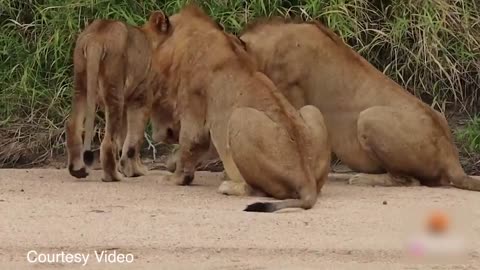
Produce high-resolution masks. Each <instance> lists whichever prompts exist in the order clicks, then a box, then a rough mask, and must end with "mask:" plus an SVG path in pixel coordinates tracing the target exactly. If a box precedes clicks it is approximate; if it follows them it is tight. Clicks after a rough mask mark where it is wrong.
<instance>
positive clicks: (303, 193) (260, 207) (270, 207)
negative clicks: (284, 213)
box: [243, 181, 318, 213]
mask: <svg viewBox="0 0 480 270" xmlns="http://www.w3.org/2000/svg"><path fill="white" fill-rule="evenodd" d="M299 195H300V199H288V200H283V201H279V202H257V203H252V204H250V205H248V206H247V208H245V210H243V211H246V212H267V213H271V212H275V211H278V210H281V209H284V208H303V209H305V210H308V209H310V208H312V207H313V206H314V205H315V203H316V202H317V197H318V193H317V188H316V182H315V181H310V182H309V184H308V185H306V186H304V187H302V188H301V190H300V192H299Z"/></svg>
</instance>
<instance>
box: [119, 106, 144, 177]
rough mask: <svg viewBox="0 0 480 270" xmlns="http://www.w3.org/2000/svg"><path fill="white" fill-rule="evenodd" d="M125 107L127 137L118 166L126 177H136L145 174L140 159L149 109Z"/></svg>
mask: <svg viewBox="0 0 480 270" xmlns="http://www.w3.org/2000/svg"><path fill="white" fill-rule="evenodd" d="M128 106H129V107H127V112H126V113H127V129H128V130H127V136H126V138H125V142H124V144H123V149H122V156H121V158H120V165H121V170H122V172H123V174H124V175H125V176H127V177H137V176H142V175H146V174H147V171H148V169H147V167H146V166H145V165H144V164H143V163H142V160H141V158H140V151H141V146H142V143H143V138H144V137H143V133H144V131H145V126H146V124H147V121H148V113H149V108H148V107H145V106H144V105H140V106H130V105H128Z"/></svg>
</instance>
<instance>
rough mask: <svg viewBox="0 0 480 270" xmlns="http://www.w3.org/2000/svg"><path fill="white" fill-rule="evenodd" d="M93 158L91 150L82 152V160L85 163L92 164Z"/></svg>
mask: <svg viewBox="0 0 480 270" xmlns="http://www.w3.org/2000/svg"><path fill="white" fill-rule="evenodd" d="M94 160H95V155H94V154H93V151H91V150H87V151H85V152H83V162H85V165H87V166H92V164H93V161H94Z"/></svg>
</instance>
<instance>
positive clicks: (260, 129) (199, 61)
mask: <svg viewBox="0 0 480 270" xmlns="http://www.w3.org/2000/svg"><path fill="white" fill-rule="evenodd" d="M170 22H171V28H172V30H171V32H169V33H168V34H162V33H161V32H158V38H159V39H162V40H163V39H164V38H165V36H166V35H167V36H168V38H167V39H165V42H164V43H163V44H162V45H161V46H160V47H159V48H158V49H157V50H156V53H155V55H154V60H153V68H154V69H155V70H156V71H157V72H158V73H159V74H163V76H161V77H162V78H164V80H161V82H162V83H164V84H165V88H166V89H167V91H168V96H169V100H170V103H171V104H175V105H174V107H175V112H176V115H177V117H178V119H179V120H180V126H181V130H180V137H179V140H180V149H179V152H178V156H179V157H178V161H177V165H176V170H175V173H174V174H173V175H172V178H173V179H174V181H175V182H176V183H177V184H180V185H188V184H190V183H191V182H192V181H193V179H194V172H195V166H196V165H197V162H198V159H199V158H200V157H201V156H202V155H203V154H204V152H205V151H207V150H208V149H209V146H210V142H212V143H213V145H214V147H215V149H216V150H217V152H218V154H219V156H220V159H221V160H222V162H223V165H224V167H225V170H226V171H227V173H228V175H229V176H230V178H232V181H226V182H224V183H222V185H221V186H220V191H221V192H222V193H225V194H230V195H246V194H252V193H253V192H254V191H261V192H263V193H265V194H267V195H269V196H272V197H274V198H277V199H290V200H285V201H281V202H274V203H255V204H252V205H249V206H248V207H247V208H246V209H245V210H246V211H260V212H273V211H276V210H279V209H282V208H287V207H296V208H304V209H309V208H311V207H313V205H314V204H315V202H316V201H317V196H318V194H319V192H320V190H321V188H322V186H323V184H324V182H325V180H326V178H327V175H328V171H329V164H330V155H331V153H330V149H329V144H328V140H327V136H326V135H327V134H326V129H325V125H324V123H323V117H322V115H321V113H320V111H319V110H318V109H316V108H315V107H313V106H305V107H303V108H301V109H300V111H297V110H295V108H294V107H293V106H292V105H290V104H289V103H288V101H287V100H286V99H285V98H284V97H283V95H282V94H281V93H280V92H279V91H278V90H277V89H276V88H275V86H274V84H273V83H272V82H271V81H270V80H269V79H268V78H267V77H266V76H265V75H264V74H262V73H259V72H257V71H256V69H255V66H254V65H253V62H252V59H251V58H250V56H248V54H247V53H246V52H245V51H244V50H243V48H242V47H241V44H240V43H237V42H235V41H233V40H232V38H231V37H230V36H228V35H227V34H225V33H224V32H223V31H222V30H221V29H220V28H219V27H218V26H217V25H216V24H215V22H214V21H212V20H211V19H210V18H209V17H208V16H207V15H206V14H205V13H204V12H203V11H202V10H200V9H199V8H198V7H196V6H192V5H191V6H187V7H186V8H184V9H182V10H181V11H180V12H179V13H178V14H175V15H173V16H171V17H170ZM151 27H152V28H155V27H157V26H156V25H151ZM154 109H155V108H154Z"/></svg>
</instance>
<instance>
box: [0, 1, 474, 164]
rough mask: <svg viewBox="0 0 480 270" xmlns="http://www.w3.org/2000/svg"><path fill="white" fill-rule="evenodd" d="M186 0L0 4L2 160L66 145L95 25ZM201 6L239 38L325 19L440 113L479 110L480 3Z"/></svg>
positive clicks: (134, 18) (172, 8)
mask: <svg viewBox="0 0 480 270" xmlns="http://www.w3.org/2000/svg"><path fill="white" fill-rule="evenodd" d="M186 2H187V1H186V0H176V1H175V0H170V1H168V0H163V1H154V0H143V1H142V0H138V1H137V0H124V1H111V0H88V1H87V0H83V1H81V0H3V1H1V2H0V12H1V13H0V29H1V31H0V91H1V92H0V124H1V128H0V135H1V136H2V137H1V138H2V139H3V140H0V164H2V163H3V164H5V166H6V165H12V164H14V163H15V162H18V161H21V158H22V157H24V156H25V155H27V154H26V152H25V151H27V152H28V153H29V154H32V155H37V154H43V155H44V156H45V157H47V156H49V155H50V154H51V152H52V151H53V150H55V149H57V148H58V149H61V147H60V146H61V142H62V140H61V137H62V133H63V123H64V121H65V119H66V117H67V115H68V113H69V110H70V97H71V93H72V49H73V45H74V41H75V37H76V35H77V33H78V32H79V31H80V29H82V28H83V27H84V26H85V25H86V24H87V22H88V21H89V20H91V19H92V18H114V19H120V20H124V21H126V22H128V23H131V24H142V23H143V22H144V21H145V19H146V18H147V16H148V14H149V13H150V11H152V10H155V9H162V10H164V11H166V12H167V13H168V14H172V13H173V12H176V11H177V10H178V9H180V8H181V7H182V6H183V5H184V4H185V3H186ZM200 2H201V3H202V5H203V7H204V9H205V10H206V11H207V12H208V13H209V14H210V15H211V16H212V17H214V18H215V19H216V20H217V21H218V22H220V23H222V24H223V25H224V26H225V29H226V30H228V31H232V32H235V33H238V32H239V31H240V30H241V28H242V27H243V26H244V25H245V24H246V23H248V22H250V21H252V20H254V19H255V18H256V17H261V16H272V15H280V16H301V17H302V18H304V19H316V20H321V21H323V22H324V23H326V24H327V25H328V26H330V27H331V28H332V29H334V30H335V31H336V32H337V33H338V34H339V35H340V36H341V37H342V38H343V39H344V40H345V41H346V42H347V43H348V44H350V45H351V46H353V47H354V48H355V49H356V50H357V51H359V52H360V53H361V54H362V55H363V56H364V57H365V58H366V59H367V60H369V61H370V62H371V63H372V64H374V65H375V66H376V67H377V68H379V69H380V70H383V71H384V72H385V73H386V74H387V75H389V76H390V77H391V78H393V79H394V80H396V81H397V82H399V83H400V84H401V85H404V86H406V87H407V88H408V89H409V90H411V91H412V92H413V93H415V94H416V95H417V96H419V97H421V98H422V99H423V100H424V101H426V102H428V103H429V104H432V106H435V107H436V108H437V109H440V110H445V109H446V108H447V107H448V108H450V107H451V108H454V109H455V110H458V111H461V110H468V111H473V110H475V108H476V106H478V103H479V96H478V94H477V91H476V90H477V89H478V88H479V87H480V60H479V59H480V23H479V22H480V11H479V10H480V4H478V3H477V1H476V0H463V1H459V0H395V1H394V0H391V1H389V0H385V1H383V0H382V1H380V0H373V1H372V0H322V1H320V0H304V1H301V0H291V1H288V0H287V1H285V0H251V1H240V0H211V1H200ZM39 134H43V135H41V136H40V135H39ZM40 140H41V141H40ZM12 144H15V145H16V146H15V147H13V146H12ZM20 148H22V149H20ZM2 158H3V159H2Z"/></svg>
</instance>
